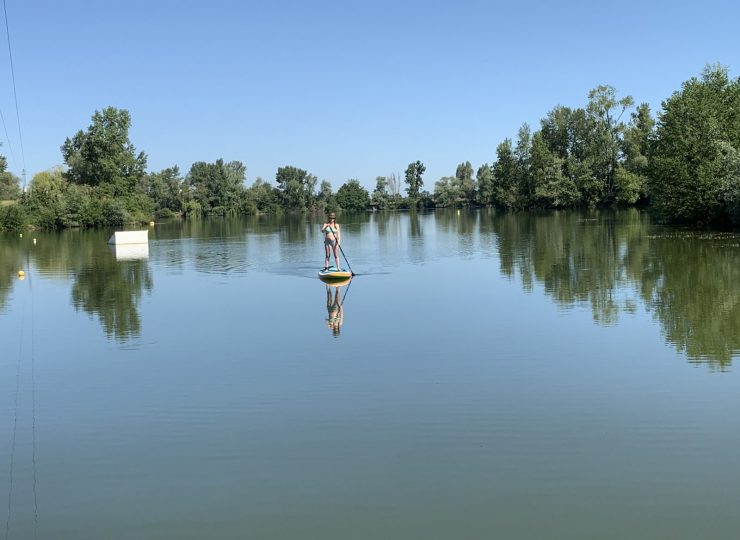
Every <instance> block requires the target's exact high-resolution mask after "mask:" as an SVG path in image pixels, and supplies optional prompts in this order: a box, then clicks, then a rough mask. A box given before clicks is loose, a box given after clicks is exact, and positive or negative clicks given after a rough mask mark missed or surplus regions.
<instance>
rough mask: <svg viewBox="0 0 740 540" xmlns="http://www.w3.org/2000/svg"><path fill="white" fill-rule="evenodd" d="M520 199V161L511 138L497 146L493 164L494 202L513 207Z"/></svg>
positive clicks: (504, 206)
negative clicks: (518, 161)
mask: <svg viewBox="0 0 740 540" xmlns="http://www.w3.org/2000/svg"><path fill="white" fill-rule="evenodd" d="M518 200H519V177H518V163H517V158H516V155H515V154H514V147H513V146H512V144H511V139H505V140H504V142H502V143H501V144H499V145H498V147H497V148H496V161H495V162H494V164H493V204H495V205H496V206H499V207H503V208H513V207H514V206H515V205H516V203H517V201H518Z"/></svg>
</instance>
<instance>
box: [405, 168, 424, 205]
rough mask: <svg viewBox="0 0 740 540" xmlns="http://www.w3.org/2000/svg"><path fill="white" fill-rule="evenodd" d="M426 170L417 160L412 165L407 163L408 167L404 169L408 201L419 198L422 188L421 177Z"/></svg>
mask: <svg viewBox="0 0 740 540" xmlns="http://www.w3.org/2000/svg"><path fill="white" fill-rule="evenodd" d="M426 170H427V168H426V166H425V165H424V164H423V163H422V162H421V161H418V160H417V161H415V162H414V163H409V166H408V167H406V173H405V176H406V186H407V187H406V193H408V196H409V198H410V199H416V198H417V197H419V193H420V191H421V188H422V187H423V186H424V180H423V179H422V175H423V174H424V172H425V171H426Z"/></svg>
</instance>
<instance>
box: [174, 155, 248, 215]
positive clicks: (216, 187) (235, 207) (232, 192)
mask: <svg viewBox="0 0 740 540" xmlns="http://www.w3.org/2000/svg"><path fill="white" fill-rule="evenodd" d="M245 177H246V167H244V165H243V164H242V163H241V162H240V161H231V162H229V163H224V160H223V159H219V160H217V161H216V162H215V163H206V162H204V161H198V162H196V163H193V165H192V167H190V172H189V173H188V176H187V178H186V180H185V182H186V186H187V188H188V190H189V192H190V194H191V196H192V197H193V199H194V200H195V201H197V203H198V204H199V205H200V208H201V209H202V210H203V211H204V212H206V213H215V214H219V215H223V214H233V213H236V212H238V211H239V204H240V201H241V197H242V192H243V191H244V189H245V188H244V179H245Z"/></svg>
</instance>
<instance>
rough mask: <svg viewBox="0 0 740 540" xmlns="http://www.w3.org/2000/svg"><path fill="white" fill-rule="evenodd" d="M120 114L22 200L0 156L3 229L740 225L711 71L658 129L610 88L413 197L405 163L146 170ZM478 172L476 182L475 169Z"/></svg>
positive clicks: (643, 107) (739, 115) (719, 75)
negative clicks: (326, 176) (392, 169)
mask: <svg viewBox="0 0 740 540" xmlns="http://www.w3.org/2000/svg"><path fill="white" fill-rule="evenodd" d="M130 126H131V116H130V114H129V112H128V111H126V110H123V109H117V108H114V107H108V108H105V109H103V110H102V111H96V112H95V113H94V114H93V116H92V122H91V124H90V126H89V127H88V128H87V130H85V131H83V130H80V131H78V132H77V133H76V134H75V135H74V136H73V137H71V138H67V139H66V140H65V141H64V143H63V144H62V146H61V151H62V156H63V159H64V164H65V166H64V167H59V168H55V169H52V170H49V171H44V172H41V173H38V174H36V175H35V176H34V177H33V179H32V180H31V182H30V185H29V186H28V189H27V190H21V188H20V181H19V179H18V178H17V177H16V176H14V175H13V174H11V173H10V172H8V171H7V160H6V158H5V157H3V156H0V230H22V229H24V228H26V227H29V226H30V227H35V228H43V229H59V228H65V227H100V226H107V227H110V226H121V225H124V224H127V223H146V222H148V221H150V220H151V219H153V218H155V217H156V218H167V217H176V216H177V217H182V218H189V217H195V216H202V215H203V216H236V215H249V214H257V213H278V212H309V213H321V212H324V211H326V210H339V209H342V210H345V211H365V210H368V209H374V210H392V209H409V208H435V207H475V206H492V207H497V208H501V209H511V210H531V209H557V208H577V207H609V206H629V205H639V206H643V207H647V208H650V209H651V210H652V211H653V212H654V214H655V215H656V216H657V217H658V219H660V220H661V221H664V222H667V223H675V224H682V225H689V226H699V227H738V226H740V79H730V77H729V72H728V69H727V68H725V67H723V66H719V65H713V66H708V67H707V68H705V70H704V71H703V73H702V75H701V77H693V78H691V79H689V80H688V81H686V82H684V83H683V85H682V87H681V89H680V90H679V91H676V92H675V93H674V94H673V95H671V96H670V97H669V98H668V99H666V100H665V101H663V103H662V109H661V111H660V113H659V114H658V117H657V120H656V119H655V118H653V116H652V115H651V112H650V108H649V106H648V105H647V104H645V103H643V104H639V105H637V106H635V103H634V100H633V98H632V97H631V96H624V97H619V96H618V95H617V92H616V90H615V89H614V88H613V87H611V86H598V87H597V88H595V89H593V90H591V91H590V92H589V94H588V101H587V103H586V105H585V107H580V108H575V109H573V108H570V107H566V106H561V105H558V106H556V107H554V108H553V109H552V110H551V111H549V112H548V113H547V114H546V115H545V117H544V118H543V119H542V120H541V121H540V126H539V129H537V130H532V129H531V128H530V126H528V125H527V124H524V125H522V127H521V128H520V129H519V132H518V134H517V137H516V139H515V140H512V139H506V140H504V141H503V142H501V143H500V144H499V145H498V147H497V148H496V155H495V159H494V160H493V161H492V162H491V163H490V164H489V163H483V164H482V165H480V166H479V167H478V168H477V169H474V168H473V165H472V164H471V163H470V162H469V161H465V162H463V163H460V164H459V165H458V166H457V169H456V171H455V174H454V176H447V177H443V178H441V179H439V180H438V181H436V183H435V185H434V190H433V192H432V193H430V192H428V191H426V190H424V181H423V175H424V173H425V171H426V167H425V165H424V164H423V163H422V162H421V161H418V160H417V161H413V162H411V163H410V164H409V165H408V167H407V168H406V170H405V173H404V178H403V184H405V192H406V194H405V196H403V195H401V184H402V181H401V180H400V179H399V177H398V175H396V174H391V175H388V176H378V177H377V178H376V186H375V189H374V190H373V191H372V193H369V192H368V191H367V190H366V189H365V188H364V187H362V185H361V184H360V181H359V180H358V179H349V180H347V181H346V182H345V183H344V184H343V185H341V187H340V188H339V189H338V190H337V192H336V193H334V192H333V190H332V186H331V183H330V182H329V181H328V180H322V181H321V182H319V181H318V179H317V178H316V176H314V175H313V174H311V173H309V172H308V171H306V170H303V169H300V168H298V167H295V166H284V167H279V168H278V170H277V172H276V174H275V184H274V185H273V184H271V183H270V182H267V181H265V180H264V179H262V178H257V179H256V180H255V181H254V182H253V183H252V185H251V186H249V187H248V186H247V185H246V183H245V181H246V166H245V165H244V164H243V163H241V162H239V161H230V162H225V161H224V160H222V159H219V160H217V161H216V162H214V163H207V162H203V161H199V162H196V163H193V165H192V166H191V167H190V170H189V171H188V172H187V174H185V175H184V176H183V175H182V174H181V172H180V169H179V168H178V167H177V166H173V167H170V168H167V169H164V170H162V171H159V172H147V155H146V154H145V153H144V152H137V151H136V149H135V148H134V146H133V144H132V143H131V141H130V140H129V136H128V131H129V128H130ZM474 171H475V172H474Z"/></svg>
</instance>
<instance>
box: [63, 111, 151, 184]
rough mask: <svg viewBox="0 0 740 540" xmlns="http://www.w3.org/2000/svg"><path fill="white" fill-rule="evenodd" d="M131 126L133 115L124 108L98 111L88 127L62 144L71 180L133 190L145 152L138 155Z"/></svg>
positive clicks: (144, 165)
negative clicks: (131, 139)
mask: <svg viewBox="0 0 740 540" xmlns="http://www.w3.org/2000/svg"><path fill="white" fill-rule="evenodd" d="M130 127H131V115H130V114H129V112H128V111H127V110H125V109H116V108H114V107H107V108H105V109H103V110H102V111H95V114H93V117H92V124H90V126H89V127H88V128H87V131H82V130H80V131H78V132H77V134H76V135H75V136H74V137H72V138H71V139H69V138H68V139H66V140H65V141H64V144H63V145H62V156H63V157H64V162H65V163H66V164H67V166H68V167H69V168H68V169H67V171H66V173H65V176H66V177H67V178H68V179H69V181H70V182H72V183H75V184H84V185H89V186H99V185H110V186H113V188H114V189H113V192H114V194H115V195H123V194H126V193H130V192H131V190H132V189H134V187H135V186H136V183H137V181H138V180H139V179H140V178H141V177H142V176H144V172H145V171H146V155H145V154H144V152H140V153H139V154H138V155H137V154H136V150H135V149H134V146H133V145H132V144H131V141H129V138H128V130H129V128H130Z"/></svg>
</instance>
